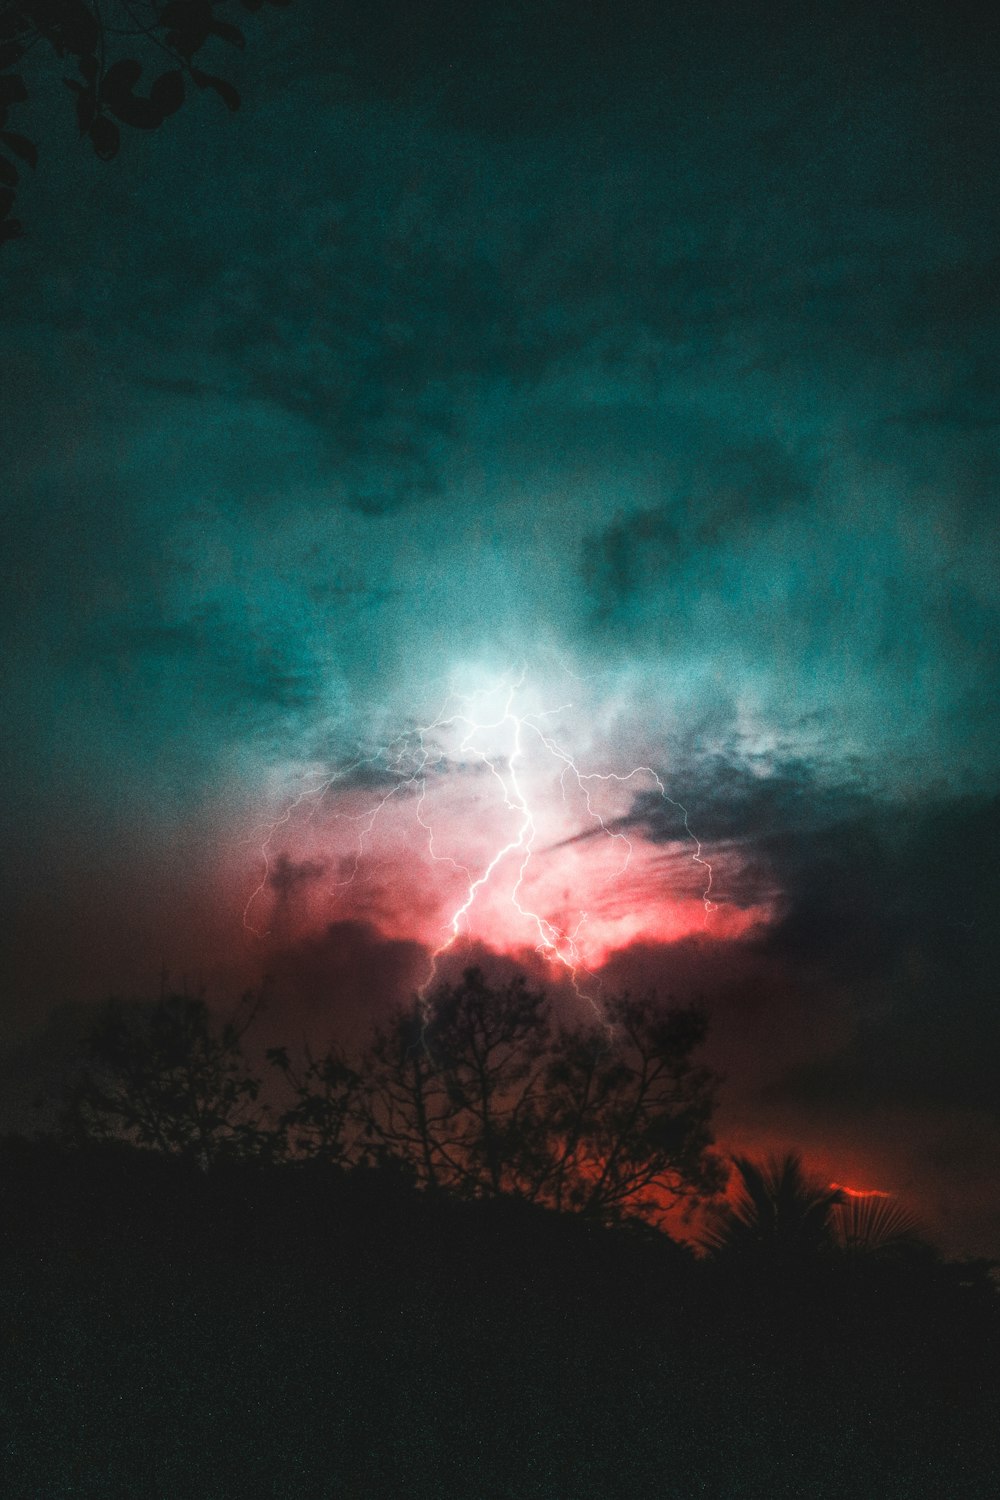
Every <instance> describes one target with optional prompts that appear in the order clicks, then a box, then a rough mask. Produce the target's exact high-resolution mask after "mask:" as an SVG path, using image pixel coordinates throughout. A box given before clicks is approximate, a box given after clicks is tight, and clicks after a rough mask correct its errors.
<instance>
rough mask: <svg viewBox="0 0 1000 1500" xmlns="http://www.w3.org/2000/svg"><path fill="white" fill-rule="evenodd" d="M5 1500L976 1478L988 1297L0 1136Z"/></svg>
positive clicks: (543, 1219)
mask: <svg viewBox="0 0 1000 1500" xmlns="http://www.w3.org/2000/svg"><path fill="white" fill-rule="evenodd" d="M0 1191H2V1250H0V1255H2V1277H0V1309H2V1311H0V1337H2V1350H3V1354H2V1361H3V1363H2V1387H0V1432H2V1458H0V1465H2V1478H0V1488H2V1491H3V1493H4V1494H5V1495H6V1496H9V1497H10V1500H20V1497H37V1500H59V1497H63V1496H73V1497H78V1496H79V1497H94V1500H98V1497H100V1500H115V1497H122V1500H125V1497H128V1500H141V1497H147V1496H148V1497H161V1500H183V1497H187V1496H191V1497H198V1500H202V1497H203V1500H229V1497H233V1500H236V1497H240V1500H242V1497H247V1496H261V1497H274V1500H278V1497H299V1496H302V1497H313V1496H316V1497H327V1496H328V1497H330V1500H354V1497H359V1500H360V1497H365V1500H379V1497H386V1500H388V1497H406V1500H410V1497H413V1500H422V1497H427V1500H450V1497H454V1500H613V1497H619V1496H620V1497H628V1500H633V1497H645V1496H648V1497H650V1500H652V1497H656V1500H673V1497H678V1500H681V1497H683V1500H688V1497H692V1500H693V1497H696V1496H697V1497H718V1500H723V1497H724V1500H753V1497H758V1496H759V1497H761V1500H765V1497H766V1500H779V1497H793V1496H794V1497H809V1500H822V1497H831V1500H832V1497H837V1500H840V1497H855V1496H857V1497H869V1496H871V1497H876V1496H877V1497H879V1500H897V1497H898V1500H903V1497H906V1500H910V1497H921V1500H923V1497H938V1496H940V1497H941V1500H987V1497H990V1500H992V1497H993V1496H994V1495H995V1494H996V1493H997V1475H998V1473H1000V1439H998V1430H1000V1422H998V1417H1000V1338H998V1334H1000V1299H998V1298H997V1296H996V1293H995V1291H994V1290H993V1287H992V1284H991V1282H990V1280H989V1277H988V1275H987V1274H986V1273H985V1271H984V1270H983V1269H982V1268H976V1267H964V1268H963V1267H956V1266H947V1265H942V1264H941V1263H940V1262H939V1261H937V1260H936V1259H935V1258H934V1257H933V1256H932V1255H931V1254H930V1253H928V1254H927V1255H921V1254H916V1253H913V1254H909V1255H905V1256H897V1257H896V1258H895V1259H893V1258H891V1257H890V1258H889V1259H886V1260H883V1261H881V1262H880V1261H878V1260H877V1259H876V1260H870V1261H857V1262H849V1261H847V1260H840V1261H838V1262H837V1263H836V1264H827V1263H821V1264H814V1265H813V1266H812V1267H807V1266H803V1267H799V1268H792V1269H789V1268H787V1267H786V1268H784V1269H783V1270H781V1271H773V1272H761V1271H760V1270H759V1269H758V1270H757V1271H751V1270H749V1269H748V1268H747V1267H745V1266H744V1267H742V1268H741V1267H740V1266H735V1267H732V1268H730V1269H729V1270H728V1271H723V1270H721V1269H720V1268H718V1267H715V1268H712V1267H710V1266H708V1265H706V1264H705V1263H704V1262H697V1261H695V1260H694V1259H693V1258H692V1257H691V1256H690V1255H689V1254H688V1253H687V1252H686V1251H685V1250H683V1249H681V1248H680V1247H678V1246H676V1245H674V1244H672V1243H671V1242H669V1241H667V1240H665V1239H663V1237H661V1236H659V1235H656V1234H653V1233H652V1232H648V1233H647V1232H641V1231H626V1230H618V1231H606V1230H598V1229H593V1228H590V1227H588V1226H587V1225H585V1224H584V1223H582V1222H581V1221H579V1220H575V1219H572V1218H569V1217H557V1216H555V1215H553V1214H550V1213H547V1212H543V1211H534V1210H531V1209H529V1208H527V1207H525V1206H524V1205H519V1204H517V1203H514V1202H509V1201H498V1202H485V1203H462V1202H458V1201H456V1200H453V1199H445V1198H434V1197H430V1196H428V1195H420V1194H416V1193H414V1192H413V1191H412V1190H410V1189H409V1187H408V1186H407V1185H406V1184H405V1183H403V1182H399V1181H396V1180H394V1179H392V1178H390V1177H388V1176H386V1175H384V1174H377V1173H373V1172H368V1173H357V1174H354V1176H352V1177H349V1178H345V1177H342V1176H338V1175H335V1174H332V1173H330V1172H322V1171H308V1170H305V1169H302V1168H296V1167H287V1166H285V1167H280V1168H272V1169H269V1170H265V1169H261V1168H248V1167H242V1168H235V1167H234V1168H232V1169H231V1170H229V1169H223V1170H221V1171H218V1172H215V1173H213V1174H211V1175H203V1174H199V1173H197V1172H193V1171H191V1170H189V1169H187V1168H185V1167H183V1166H182V1165H181V1164H179V1163H177V1162H172V1161H169V1160H163V1159H158V1158H155V1157H152V1156H140V1155H138V1154H136V1153H130V1152H127V1151H119V1150H107V1151H102V1150H95V1151H91V1152H88V1153H87V1154H86V1155H80V1154H72V1155H71V1154H68V1153H60V1152H59V1151H57V1150H56V1149H55V1148H54V1147H49V1146H42V1145H35V1144H31V1145H29V1144H26V1143H19V1144H18V1143H8V1144H7V1145H6V1146H5V1147H4V1148H3V1150H2V1152H0Z"/></svg>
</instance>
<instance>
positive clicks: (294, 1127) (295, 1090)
mask: <svg viewBox="0 0 1000 1500" xmlns="http://www.w3.org/2000/svg"><path fill="white" fill-rule="evenodd" d="M267 1060H268V1062H269V1063H271V1065H272V1067H274V1068H276V1069H277V1070H278V1072H279V1073H280V1074H281V1076H282V1078H283V1079H284V1081H285V1083H286V1085H287V1086H288V1087H289V1088H290V1089H291V1091H292V1100H291V1103H290V1104H289V1105H288V1106H287V1107H286V1109H285V1110H284V1111H283V1112H282V1113H281V1114H280V1115H279V1117H278V1121H277V1129H278V1132H279V1137H280V1142H281V1150H282V1154H286V1155H290V1156H292V1157H293V1158H296V1159H302V1158H313V1159H316V1160H319V1161H323V1162H327V1163H332V1164H336V1165H338V1166H346V1165H353V1164H355V1163H356V1161H357V1146H358V1135H359V1115H360V1102H359V1089H360V1083H361V1080H360V1078H359V1076H358V1074H357V1073H356V1072H355V1070H354V1069H353V1068H352V1067H351V1066H350V1064H349V1063H348V1061H347V1059H346V1058H345V1057H344V1056H343V1055H342V1054H341V1053H340V1051H339V1050H338V1049H337V1048H336V1047H330V1048H328V1049H327V1051H326V1052H324V1053H323V1054H322V1055H321V1056H320V1057H313V1055H312V1053H311V1052H310V1051H309V1049H308V1048H306V1051H305V1059H304V1063H303V1065H302V1066H301V1067H297V1066H296V1065H295V1063H294V1062H293V1061H292V1059H291V1057H290V1056H289V1052H288V1049H287V1047H271V1048H269V1049H268V1052H267Z"/></svg>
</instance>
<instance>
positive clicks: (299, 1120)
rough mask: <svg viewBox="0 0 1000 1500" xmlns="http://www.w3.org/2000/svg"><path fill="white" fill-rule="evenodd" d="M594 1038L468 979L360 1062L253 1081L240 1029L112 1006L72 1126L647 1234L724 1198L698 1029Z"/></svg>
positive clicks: (673, 1013) (174, 1007) (98, 1033)
mask: <svg viewBox="0 0 1000 1500" xmlns="http://www.w3.org/2000/svg"><path fill="white" fill-rule="evenodd" d="M605 1009H606V1017H607V1019H606V1021H605V1023H604V1024H599V1023H597V1022H596V1021H595V1022H594V1023H593V1024H579V1023H578V1024H576V1025H572V1026H568V1025H563V1026H555V1025H554V1024H553V1021H552V1016H551V1007H550V1002H549V1000H548V998H547V996H546V995H545V994H544V992H542V991H540V990H535V989H532V988H530V987H529V986H528V984H527V982H526V981H525V980H524V979H523V978H521V977H518V978H515V979H512V980H510V981H509V982H507V983H505V984H500V985H491V984H490V983H488V982H487V980H486V978H485V977H484V975H483V973H482V972H481V971H480V970H479V969H468V970H466V972H465V974H464V976H463V978H462V979H461V981H460V982H459V983H457V984H444V985H442V986H440V987H439V988H438V990H437V991H436V993H435V994H434V995H432V996H431V997H430V998H429V1000H428V1001H426V1002H421V1001H419V1000H417V999H414V1000H413V1002H412V1003H411V1004H409V1005H404V1006H401V1007H399V1008H398V1009H397V1010H396V1011H395V1012H394V1013H393V1014H392V1016H391V1017H390V1018H389V1020H388V1021H387V1022H386V1023H385V1024H384V1025H383V1026H381V1027H379V1028H378V1029H377V1030H376V1032H375V1034H374V1036H373V1037H372V1039H371V1041H370V1043H369V1044H368V1046H367V1047H366V1048H365V1050H364V1052H363V1053H362V1055H361V1056H360V1057H357V1058H351V1057H348V1056H346V1055H345V1054H343V1053H341V1052H340V1051H339V1050H338V1049H337V1048H336V1047H331V1048H330V1049H329V1050H328V1051H327V1052H325V1053H324V1054H322V1055H320V1056H313V1055H312V1053H310V1052H309V1051H308V1050H306V1051H305V1053H304V1056H303V1057H302V1058H301V1059H298V1058H294V1057H293V1056H292V1055H291V1053H290V1051H289V1049H288V1048H287V1047H272V1048H270V1049H269V1050H268V1052H267V1054H266V1058H267V1062H268V1063H269V1065H270V1070H271V1071H270V1076H269V1078H268V1079H261V1078H258V1077H257V1076H256V1075H255V1074H254V1073H253V1072H252V1071H251V1070H250V1069H249V1067H248V1065H247V1062H246V1060H245V1058H244V1055H243V1051H242V1045H241V1043H242V1037H243V1035H244V1032H245V1030H246V1027H247V1025H248V1024H249V1021H250V1020H251V1019H252V1006H250V1007H249V1008H248V1009H247V1010H246V1012H245V1014H244V1017H243V1019H242V1021H239V1022H238V1021H236V1020H233V1021H229V1022H227V1023H225V1024H224V1025H221V1026H220V1025H217V1024H216V1023H214V1022H213V1020H212V1018H211V1015H210V1013H209V1011H208V1008H207V1006H206V1005H205V1003H204V1001H203V1000H200V999H197V1000H193V999H190V998H186V997H178V996H171V997H166V998H164V999H163V1000H161V1001H160V1002H159V1003H158V1004H157V1005H155V1006H153V1007H152V1008H149V1007H147V1008H142V1007H133V1008H131V1009H128V1008H125V1007H122V1006H121V1005H115V1004H113V1005H111V1006H110V1007H109V1008H108V1009H107V1011H106V1012H105V1014H104V1015H103V1016H102V1018H101V1020H100V1022H99V1024H98V1025H97V1027H96V1028H95V1029H94V1031H93V1033H92V1034H91V1036H90V1038H89V1040H88V1043H87V1059H86V1064H85V1066H84V1067H83V1069H82V1070H81V1072H80V1073H79V1075H78V1076H77V1078H76V1079H75V1080H74V1081H73V1084H72V1087H71V1088H70V1091H69V1096H68V1103H67V1107H66V1110H65V1111H64V1129H65V1130H66V1132H67V1133H68V1134H69V1135H70V1136H71V1137H72V1138H74V1139H76V1140H78V1141H79V1140H87V1139H102V1140H103V1139H108V1138H117V1139H124V1140H126V1141H129V1142H130V1143H132V1144H133V1145H137V1146H140V1147H144V1148H146V1149H152V1150H157V1151H161V1152H168V1153H173V1154H177V1153H180V1154H182V1155H188V1156H193V1157H196V1158H197V1159H198V1160H199V1161H200V1163H201V1164H202V1165H204V1166H211V1165H212V1164H213V1163H214V1162H215V1161H217V1160H219V1159H222V1158H224V1157H232V1156H234V1155H236V1156H256V1157H267V1158H275V1157H278V1158H281V1159H283V1160H286V1161H289V1162H296V1161H303V1160H305V1159H309V1158H312V1159H318V1160H320V1161H324V1162H326V1163H328V1164H330V1165H335V1166H337V1167H341V1168H351V1167H360V1166H392V1167H393V1168H396V1169H400V1170H402V1171H403V1172H404V1173H405V1174H406V1175H407V1176H409V1177H410V1178H411V1180H412V1181H414V1183H415V1184H416V1185H418V1186H420V1187H424V1188H431V1189H436V1188H442V1189H447V1190H448V1191H450V1192H452V1193H454V1194H457V1195H459V1196H462V1197H466V1198H477V1197H493V1196H497V1195H508V1196H513V1197H518V1198H522V1199H526V1200H528V1201H530V1202H533V1203H538V1204H541V1205H544V1206H547V1207H550V1208H555V1209H560V1210H568V1211H572V1212H575V1213H579V1214H582V1215H584V1216H586V1217H588V1218H591V1219H594V1220H597V1221H599V1222H602V1223H612V1222H616V1221H618V1220H621V1219H624V1218H635V1217H641V1218H646V1219H652V1220H657V1219H659V1218H661V1217H662V1216H663V1214H664V1213H665V1212H666V1211H667V1210H668V1209H670V1208H671V1207H672V1206H674V1205H675V1204H677V1203H684V1204H693V1203H695V1202H697V1201H699V1200H700V1199H702V1198H706V1197H711V1196H712V1195H713V1194H714V1193H716V1192H717V1191H718V1190H719V1188H720V1187H721V1185H722V1182H723V1176H724V1174H723V1170H722V1166H721V1163H720V1161H719V1158H718V1157H717V1156H716V1155H715V1153H714V1152H713V1150H712V1133H711V1120H712V1114H713V1110H714V1108H715V1093H714V1090H715V1082H716V1080H715V1078H714V1076H713V1075H712V1073H711V1072H710V1071H709V1070H708V1069H707V1068H705V1067H704V1066H702V1065H700V1064H699V1063H698V1062H697V1061H696V1060H695V1054H696V1052H697V1050H698V1047H699V1046H700V1044H701V1042H702V1041H703V1040H704V1037H705V1032H706V1026H707V1022H706V1018H705V1015H704V1013H703V1012H702V1011H700V1010H698V1009H697V1008H696V1007H690V1006H685V1007H676V1006H672V1007H664V1006H661V1005H659V1004H657V1002H656V1001H655V1000H654V999H652V998H651V997H650V998H646V999H642V1000H637V999H635V998H633V997H630V996H628V995H625V996H620V997H617V998H611V999H609V1000H608V1001H606V1002H605Z"/></svg>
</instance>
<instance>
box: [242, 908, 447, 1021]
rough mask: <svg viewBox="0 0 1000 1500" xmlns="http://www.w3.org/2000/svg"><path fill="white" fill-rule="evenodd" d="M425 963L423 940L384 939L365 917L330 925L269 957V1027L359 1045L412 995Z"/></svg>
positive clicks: (277, 950)
mask: <svg viewBox="0 0 1000 1500" xmlns="http://www.w3.org/2000/svg"><path fill="white" fill-rule="evenodd" d="M427 965H428V957H427V951H426V949H425V948H423V947H422V946H421V945H420V944H419V943H416V942H410V941H401V940H399V939H392V938H386V937H384V936H383V935H382V934H381V933H379V932H378V930H377V929H376V928H375V927H372V926H370V925H369V924H368V923H365V922H352V921H345V922H331V923H330V924H329V925H328V926H327V927H326V928H325V929H324V930H323V931H322V932H320V933H316V934H314V935H311V936H308V937H304V938H301V939H299V940H298V941H295V942H290V943H288V944H286V945H285V946H283V947H280V948H278V949H276V950H275V951H273V952H272V953H270V954H269V956H268V970H269V973H270V975H271V976H272V983H273V986H274V989H273V999H272V1003H271V1006H270V1011H269V1015H268V1017H267V1025H268V1026H270V1027H273V1029H274V1033H275V1036H276V1037H277V1038H278V1039H279V1040H286V1039H290V1038H294V1039H297V1038H298V1036H304V1037H305V1038H306V1039H307V1040H308V1041H309V1043H310V1045H312V1046H314V1047H316V1046H322V1045H324V1044H325V1043H328V1042H329V1041H330V1040H331V1039H334V1038H336V1039H338V1040H339V1041H340V1042H341V1043H344V1042H346V1043H349V1044H357V1043H358V1042H359V1041H361V1040H362V1039H363V1038H364V1036H365V1034H366V1033H367V1031H368V1030H369V1029H370V1027H371V1026H372V1025H374V1024H375V1023H377V1022H378V1021H379V1020H382V1019H384V1017H385V1016H386V1014H387V1012H388V1011H389V1009H390V1008H391V1007H392V1006H393V1005H395V1004H399V1003H402V1002H405V1001H407V1000H408V999H409V998H410V997H411V996H412V994H413V993H414V991H415V990H416V989H417V988H418V986H419V985H420V983H421V982H422V980H423V979H424V977H425V975H426V972H427Z"/></svg>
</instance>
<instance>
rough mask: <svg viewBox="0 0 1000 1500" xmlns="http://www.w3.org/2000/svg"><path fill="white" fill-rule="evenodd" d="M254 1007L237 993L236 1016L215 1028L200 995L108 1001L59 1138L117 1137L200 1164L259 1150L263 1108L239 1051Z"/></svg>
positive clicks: (267, 1136) (265, 1135) (263, 1139)
mask: <svg viewBox="0 0 1000 1500" xmlns="http://www.w3.org/2000/svg"><path fill="white" fill-rule="evenodd" d="M256 1005H257V1002H256V1000H255V999H254V997H253V996H249V995H248V996H246V997H245V998H244V1001H243V1002H242V1003H241V1007H240V1010H239V1012H238V1013H237V1016H236V1017H234V1018H233V1019H231V1020H229V1021H226V1022H224V1023H223V1024H221V1025H218V1024H216V1023H214V1022H213V1020H212V1018H211V1016H210V1014H209V1010H208V1006H207V1005H206V1004H205V1001H204V1000H203V999H201V998H193V997H191V996H189V995H168V996H165V997H164V998H163V999H161V1000H159V1001H158V1002H157V1003H156V1004H155V1005H153V1006H152V1007H142V1006H138V1005H132V1006H124V1005H122V1004H121V1003H119V1002H115V1001H112V1002H110V1003H109V1005H108V1006H107V1007H106V1008H105V1010H104V1013H103V1014H102V1016H101V1017H100V1019H99V1021H98V1023H97V1025H96V1026H95V1027H94V1029H93V1030H92V1031H91V1033H90V1035H89V1037H88V1038H87V1039H86V1043H85V1052H86V1056H85V1062H84V1066H83V1067H82V1069H81V1070H80V1072H79V1073H78V1075H77V1076H76V1078H75V1079H74V1080H72V1082H71V1083H70V1085H69V1086H68V1090H67V1096H66V1099H65V1104H64V1108H63V1112H62V1120H61V1127H62V1132H63V1135H64V1137H66V1138H67V1139H69V1140H72V1141H75V1142H77V1143H83V1142H86V1141H94V1140H121V1141H125V1142H127V1143H129V1144H131V1145H134V1146H139V1147H143V1148H147V1149H154V1150H157V1151H162V1152H165V1153H167V1154H169V1155H177V1156H183V1157H186V1158H188V1159H190V1160H192V1161H194V1162H196V1163H197V1164H198V1165H199V1166H202V1167H208V1166H211V1165H212V1164H213V1163H214V1162H216V1161H218V1160H219V1159H220V1158H222V1157H232V1156H250V1155H260V1154H261V1152H262V1151H264V1150H266V1149H267V1147H268V1145H269V1143H270V1141H271V1138H272V1136H271V1132H270V1130H269V1128H268V1111H267V1110H266V1108H265V1107H264V1105H263V1104H261V1102H260V1081H259V1080H258V1079H257V1078H256V1077H254V1076H253V1075H252V1074H251V1073H250V1072H249V1071H248V1068H247V1065H246V1061H245V1059H244V1056H243V1049H242V1039H243V1036H244V1035H245V1033H246V1030H247V1027H248V1026H249V1025H250V1023H251V1021H252V1020H253V1017H254V1014H255V1012H256Z"/></svg>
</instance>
